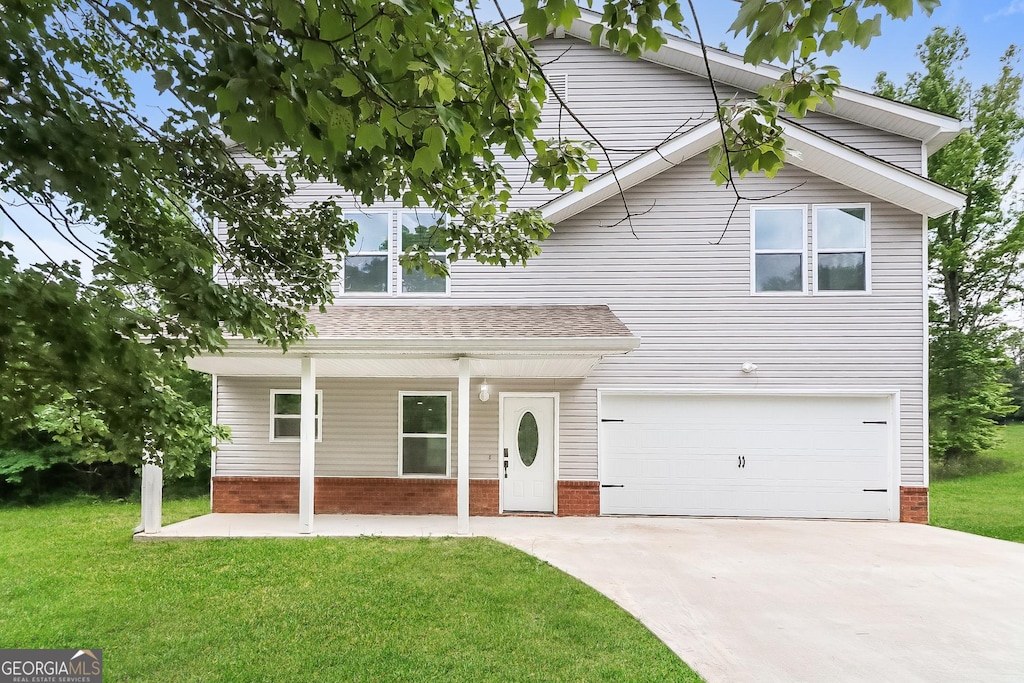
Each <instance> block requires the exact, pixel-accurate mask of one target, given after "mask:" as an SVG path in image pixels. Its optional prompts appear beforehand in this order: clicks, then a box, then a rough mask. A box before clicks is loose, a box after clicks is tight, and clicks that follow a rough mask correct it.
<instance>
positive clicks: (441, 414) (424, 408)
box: [398, 392, 451, 477]
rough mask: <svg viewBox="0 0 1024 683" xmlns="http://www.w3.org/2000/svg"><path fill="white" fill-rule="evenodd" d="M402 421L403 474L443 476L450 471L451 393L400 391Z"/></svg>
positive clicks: (400, 418) (400, 416)
mask: <svg viewBox="0 0 1024 683" xmlns="http://www.w3.org/2000/svg"><path fill="white" fill-rule="evenodd" d="M398 400H399V408H398V410H399V416H398V418H399V423H400V429H401V435H400V436H401V439H402V457H401V469H400V473H401V474H403V475H420V476H440V477H446V476H448V473H449V469H448V466H449V463H450V462H451V457H450V453H451V450H450V442H451V438H450V437H451V433H450V431H449V425H450V423H451V420H450V417H451V415H450V414H449V410H448V406H449V403H450V400H451V394H450V393H449V392H419V393H407V392H402V393H401V394H399V399H398Z"/></svg>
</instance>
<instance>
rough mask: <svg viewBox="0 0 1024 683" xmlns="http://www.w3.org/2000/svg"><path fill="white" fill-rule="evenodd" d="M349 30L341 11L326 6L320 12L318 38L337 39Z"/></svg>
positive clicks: (345, 34)
mask: <svg viewBox="0 0 1024 683" xmlns="http://www.w3.org/2000/svg"><path fill="white" fill-rule="evenodd" d="M349 32H350V29H349V27H348V26H347V25H346V23H345V18H344V17H343V16H342V15H341V12H339V11H338V10H336V9H335V8H333V7H328V8H327V9H325V10H324V11H323V12H321V14H320V39H321V40H338V39H339V38H342V37H344V36H347V35H348V34H349Z"/></svg>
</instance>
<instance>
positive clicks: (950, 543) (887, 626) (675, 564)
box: [473, 517, 1024, 683]
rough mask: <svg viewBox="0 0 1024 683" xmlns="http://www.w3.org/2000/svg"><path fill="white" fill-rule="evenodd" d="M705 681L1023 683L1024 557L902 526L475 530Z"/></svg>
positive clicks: (684, 523) (595, 522) (638, 521)
mask: <svg viewBox="0 0 1024 683" xmlns="http://www.w3.org/2000/svg"><path fill="white" fill-rule="evenodd" d="M473 533H474V534H476V535H488V536H492V537H494V538H497V539H498V540H501V541H503V542H505V543H508V544H510V545H513V546H515V547H517V548H520V549H522V550H525V551H527V552H529V553H532V554H534V555H536V556H537V557H539V558H541V559H543V560H546V561H547V562H549V563H551V564H552V565H554V566H556V567H558V568H560V569H562V570H564V571H565V572H567V573H569V574H571V575H573V576H575V577H577V578H579V579H581V580H583V581H585V582H586V583H588V584H590V585H591V586H593V587H594V588H596V589H597V590H599V591H601V592H602V593H604V594H605V595H607V596H608V597H610V598H611V599H612V600H614V601H615V602H617V603H618V604H620V605H622V607H624V608H625V609H626V610H628V611H629V612H631V613H632V614H634V615H635V616H636V617H638V618H639V619H640V621H642V622H643V623H644V624H645V625H646V626H647V627H648V628H650V629H651V630H652V631H653V632H654V633H655V634H657V635H658V637H660V638H661V639H662V640H664V641H665V643H667V644H668V646H669V647H670V648H672V649H673V650H674V651H675V652H676V653H678V654H679V656H680V657H681V658H682V659H684V660H685V661H686V662H687V663H689V664H690V665H691V666H692V667H694V668H695V669H696V670H697V671H698V672H699V673H700V674H701V675H703V676H704V677H705V678H706V679H707V680H708V681H729V682H739V681H758V682H765V681H872V682H875V681H899V682H901V683H908V682H910V681H958V682H961V681H971V682H975V681H977V682H980V681H1024V545H1021V544H1015V543H1010V542H1007V541H998V540H994V539H989V538H982V537H980V536H972V535H969V534H963V533H959V532H955V531H947V530H945V529H937V528H932V527H925V526H918V525H911V524H893V523H871V522H824V521H776V520H763V521H760V520H759V521H748V520H723V519H714V520H712V519H649V518H607V517H605V518H586V519H567V518H560V519H552V518H523V517H520V518H512V519H510V518H499V519H482V518H474V519H473Z"/></svg>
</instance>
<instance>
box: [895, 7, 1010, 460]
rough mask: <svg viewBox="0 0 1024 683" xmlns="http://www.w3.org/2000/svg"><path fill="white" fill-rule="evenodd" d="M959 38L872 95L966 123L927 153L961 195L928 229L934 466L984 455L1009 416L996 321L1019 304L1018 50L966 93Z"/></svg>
mask: <svg viewBox="0 0 1024 683" xmlns="http://www.w3.org/2000/svg"><path fill="white" fill-rule="evenodd" d="M967 54H968V52H967V38H966V36H965V35H964V33H963V32H962V31H961V30H959V29H955V30H952V31H949V30H946V29H943V28H941V27H940V28H937V29H935V31H934V32H933V33H932V34H931V35H929V36H928V38H927V39H926V40H925V42H924V44H922V45H921V46H920V47H919V49H918V56H919V57H920V60H921V66H922V69H921V71H919V72H917V73H913V74H910V75H909V76H908V77H907V80H906V83H904V84H903V85H900V86H897V85H895V84H894V83H893V82H892V81H890V80H889V79H888V77H887V75H886V74H884V73H882V74H879V77H878V79H877V82H876V90H877V91H878V92H879V93H880V94H882V95H884V96H886V97H890V98H894V99H898V100H902V101H904V102H909V103H910V104H915V105H918V106H921V107H926V108H928V109H931V110H932V111H937V112H940V113H943V114H948V115H950V116H955V117H959V118H963V119H971V120H973V126H972V128H971V129H970V130H969V131H967V132H965V133H963V134H961V135H960V136H959V137H958V138H957V139H956V140H954V141H953V142H951V143H950V144H949V145H947V146H946V147H944V148H943V149H942V150H940V151H939V152H937V153H936V154H934V155H933V156H932V157H931V159H929V162H928V174H929V176H930V177H932V178H933V179H935V180H937V181H938V182H940V183H943V184H945V185H948V186H950V187H952V188H954V189H957V190H959V191H960V192H963V193H964V194H965V195H967V201H966V204H965V207H964V209H963V210H962V211H954V212H953V213H951V214H949V215H947V216H942V217H940V218H934V219H931V220H930V221H929V224H928V227H929V249H928V257H929V261H930V264H931V269H930V272H931V276H932V281H931V283H930V284H931V288H930V289H931V291H932V293H933V295H932V301H931V354H930V355H931V367H930V392H931V396H930V410H931V420H930V423H929V424H930V431H931V447H932V453H933V456H934V457H935V458H936V459H937V460H939V461H944V460H952V459H958V458H966V457H971V456H973V455H976V454H978V453H979V452H981V451H983V450H985V449H986V448H989V447H990V446H991V445H992V444H993V439H994V436H995V430H994V428H995V421H994V420H995V419H997V418H999V417H1002V416H1003V415H1006V414H1008V413H1010V412H1012V411H1013V410H1014V407H1013V406H1012V405H1011V404H1010V401H1009V400H1008V399H1007V386H1006V385H1005V384H1004V382H1003V377H1004V373H1005V370H1006V367H1007V366H1008V365H1009V361H1008V358H1007V352H1006V340H1007V333H1008V332H1009V329H1008V327H1007V324H1006V318H1005V317H1004V315H1003V312H1004V311H1005V310H1006V309H1007V308H1008V307H1011V306H1014V305H1017V304H1019V303H1020V301H1021V294H1022V291H1024V290H1022V287H1024V281H1022V279H1021V270H1022V268H1021V267H1022V265H1024V263H1022V256H1024V210H1022V206H1021V196H1020V194H1019V193H1018V192H1017V191H1016V190H1015V187H1016V185H1017V179H1018V172H1019V170H1020V167H1019V165H1018V164H1017V163H1016V162H1015V161H1014V153H1015V150H1014V148H1015V146H1016V145H1018V144H1019V142H1020V141H1021V139H1022V138H1024V111H1022V110H1021V91H1022V83H1024V79H1022V76H1021V74H1020V73H1019V72H1018V71H1017V70H1016V67H1017V65H1018V49H1017V48H1016V47H1013V46H1011V47H1010V48H1009V49H1007V51H1006V53H1005V54H1004V55H1003V58H1002V61H1001V64H1000V71H999V75H998V78H997V79H996V80H995V81H993V82H992V83H987V84H984V85H981V86H975V85H973V84H971V83H968V82H967V81H966V80H964V79H963V78H962V77H960V76H959V74H958V69H959V65H960V63H961V62H962V61H963V60H964V59H965V58H966V57H967Z"/></svg>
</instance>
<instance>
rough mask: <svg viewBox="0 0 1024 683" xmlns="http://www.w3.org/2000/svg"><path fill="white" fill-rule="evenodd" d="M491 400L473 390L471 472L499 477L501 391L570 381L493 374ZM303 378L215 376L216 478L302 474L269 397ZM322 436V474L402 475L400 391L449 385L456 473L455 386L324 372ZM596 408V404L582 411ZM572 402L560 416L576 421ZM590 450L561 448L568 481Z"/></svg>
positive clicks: (585, 465) (550, 387) (559, 386)
mask: <svg viewBox="0 0 1024 683" xmlns="http://www.w3.org/2000/svg"><path fill="white" fill-rule="evenodd" d="M488 383H489V384H490V386H491V400H490V401H488V402H487V403H482V402H481V401H480V400H479V399H478V398H477V393H478V389H477V387H478V385H479V380H477V379H474V382H473V389H472V391H471V396H470V414H469V421H470V461H469V462H470V472H469V473H470V477H471V478H474V479H494V478H496V477H497V475H498V454H499V452H500V448H499V445H498V431H499V430H498V394H499V392H502V391H535V392H571V391H572V389H573V388H574V387H575V386H576V385H577V384H578V381H573V380H568V381H566V380H489V382H488ZM298 387H299V384H298V380H297V379H296V380H291V379H289V378H279V377H223V376H222V377H218V380H217V417H218V420H219V422H220V423H221V424H222V425H225V426H229V427H231V440H230V441H226V442H223V443H221V444H219V447H218V450H217V465H216V476H221V477H250V476H257V477H258V476H296V477H297V476H298V475H299V444H298V443H287V442H272V441H270V396H271V392H272V391H273V390H275V389H293V390H298ZM317 389H318V390H321V391H323V396H324V399H323V400H324V405H323V421H324V424H323V440H322V441H321V442H319V443H317V445H316V476H318V477H394V476H398V473H399V459H400V457H401V437H400V435H399V424H398V401H399V392H408V391H450V392H451V394H452V397H451V475H452V477H455V476H456V475H457V473H458V412H459V411H458V391H457V389H458V385H457V382H456V381H454V380H444V379H390V378H389V379H378V378H375V379H361V378H355V379H352V378H331V377H321V378H319V379H318V381H317ZM584 410H585V411H586V410H589V411H590V413H591V414H593V410H592V407H587V408H585V409H584ZM578 413H579V410H578V408H577V407H575V406H574V405H573V404H572V402H569V404H568V405H565V406H562V415H563V416H564V417H563V418H562V419H563V420H565V421H568V422H569V423H570V424H576V423H578V417H577V416H578ZM589 459H592V456H590V454H589V453H588V452H585V451H579V449H577V450H576V451H575V452H569V453H565V454H563V458H562V470H561V471H562V474H561V478H563V479H579V478H582V477H585V474H586V473H587V472H588V471H589V470H590V467H589V465H590V463H589Z"/></svg>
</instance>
